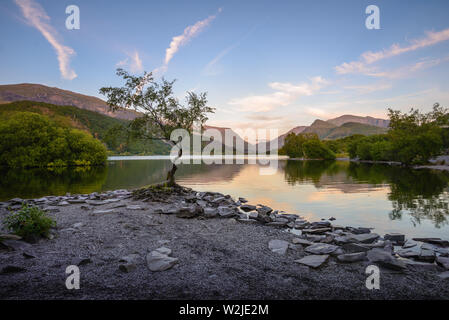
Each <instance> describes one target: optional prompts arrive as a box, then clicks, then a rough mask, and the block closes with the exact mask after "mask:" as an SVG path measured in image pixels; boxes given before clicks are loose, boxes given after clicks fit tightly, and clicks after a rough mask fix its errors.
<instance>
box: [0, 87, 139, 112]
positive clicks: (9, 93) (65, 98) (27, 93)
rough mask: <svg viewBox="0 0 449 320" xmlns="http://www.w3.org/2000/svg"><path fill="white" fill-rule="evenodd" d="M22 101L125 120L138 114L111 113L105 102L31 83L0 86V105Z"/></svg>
mask: <svg viewBox="0 0 449 320" xmlns="http://www.w3.org/2000/svg"><path fill="white" fill-rule="evenodd" d="M23 100H29V101H38V102H45V103H51V104H55V105H59V106H74V107H78V108H81V109H86V110H90V111H95V112H98V113H102V114H105V115H107V116H110V117H112V118H119V119H125V120H132V119H134V118H136V117H137V116H138V113H136V112H134V111H131V110H117V111H116V112H112V111H110V110H109V106H108V105H107V103H106V102H105V101H103V100H101V99H99V98H97V97H92V96H86V95H83V94H79V93H76V92H72V91H68V90H62V89H59V88H52V87H47V86H44V85H41V84H33V83H21V84H9V85H0V103H8V102H14V101H23Z"/></svg>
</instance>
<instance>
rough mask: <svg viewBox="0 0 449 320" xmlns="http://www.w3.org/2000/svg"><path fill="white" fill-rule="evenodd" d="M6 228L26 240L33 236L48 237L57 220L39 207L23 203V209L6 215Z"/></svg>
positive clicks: (4, 221) (4, 222)
mask: <svg viewBox="0 0 449 320" xmlns="http://www.w3.org/2000/svg"><path fill="white" fill-rule="evenodd" d="M3 224H4V225H5V227H6V228H8V229H9V230H11V231H13V232H14V233H15V234H17V235H18V236H21V237H22V238H24V239H25V240H27V239H32V238H33V237H47V236H48V234H49V231H50V228H51V227H54V226H56V222H55V221H54V220H53V219H52V218H50V217H48V216H47V214H46V213H45V211H43V210H41V209H39V208H38V207H34V206H28V205H27V204H23V205H22V209H20V210H19V211H17V212H13V213H11V214H10V215H8V216H6V217H5V219H4V220H3Z"/></svg>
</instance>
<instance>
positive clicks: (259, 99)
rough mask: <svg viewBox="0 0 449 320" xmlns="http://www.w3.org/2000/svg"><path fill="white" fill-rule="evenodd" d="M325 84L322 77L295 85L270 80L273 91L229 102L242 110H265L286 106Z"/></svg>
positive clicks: (309, 94) (311, 93) (326, 82)
mask: <svg viewBox="0 0 449 320" xmlns="http://www.w3.org/2000/svg"><path fill="white" fill-rule="evenodd" d="M327 84H328V81H327V80H325V79H323V78H322V77H314V78H312V79H311V80H310V82H303V83H300V84H297V85H295V84H291V83H288V82H271V83H269V84H268V86H269V87H270V88H271V89H274V90H276V91H275V92H273V93H270V94H265V95H259V96H257V95H253V96H248V97H245V98H238V99H233V100H231V101H230V102H229V104H231V105H237V106H240V107H242V108H243V111H256V112H267V111H271V110H273V109H275V108H277V107H281V106H287V105H289V104H291V103H292V102H294V101H295V100H296V99H297V98H299V97H300V96H311V95H313V94H315V93H316V92H318V91H319V90H320V89H321V88H322V87H324V86H325V85H327Z"/></svg>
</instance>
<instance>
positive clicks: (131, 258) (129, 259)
mask: <svg viewBox="0 0 449 320" xmlns="http://www.w3.org/2000/svg"><path fill="white" fill-rule="evenodd" d="M139 259H140V256H139V255H138V254H135V253H132V254H129V255H127V256H124V257H121V258H120V260H119V262H126V263H127V264H136V263H137V261H139Z"/></svg>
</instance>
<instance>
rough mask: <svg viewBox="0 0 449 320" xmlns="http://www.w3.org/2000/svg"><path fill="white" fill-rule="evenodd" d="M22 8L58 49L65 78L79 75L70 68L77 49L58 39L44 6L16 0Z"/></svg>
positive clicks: (59, 60)
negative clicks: (71, 59)
mask: <svg viewBox="0 0 449 320" xmlns="http://www.w3.org/2000/svg"><path fill="white" fill-rule="evenodd" d="M14 1H15V3H16V4H17V5H18V6H19V7H20V9H21V10H22V14H23V16H24V17H25V19H26V20H27V22H28V23H29V24H30V25H31V26H33V27H35V28H36V29H37V30H39V32H40V33H41V34H42V35H43V36H44V37H45V39H47V41H48V42H49V43H50V44H51V45H52V47H53V48H54V49H55V51H56V55H57V57H58V62H59V71H60V72H61V75H62V77H63V78H64V79H67V80H73V79H75V78H76V77H77V75H76V73H75V71H74V70H73V69H72V68H70V57H71V56H73V55H74V54H75V51H74V50H73V49H72V48H70V47H67V46H64V45H63V44H62V43H60V42H59V41H58V39H57V37H58V33H57V32H56V30H55V29H54V28H53V27H52V26H51V25H50V23H49V22H50V17H49V16H48V15H47V13H46V12H45V10H44V9H43V8H42V6H41V5H40V4H38V3H36V2H35V1H33V0H14Z"/></svg>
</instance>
